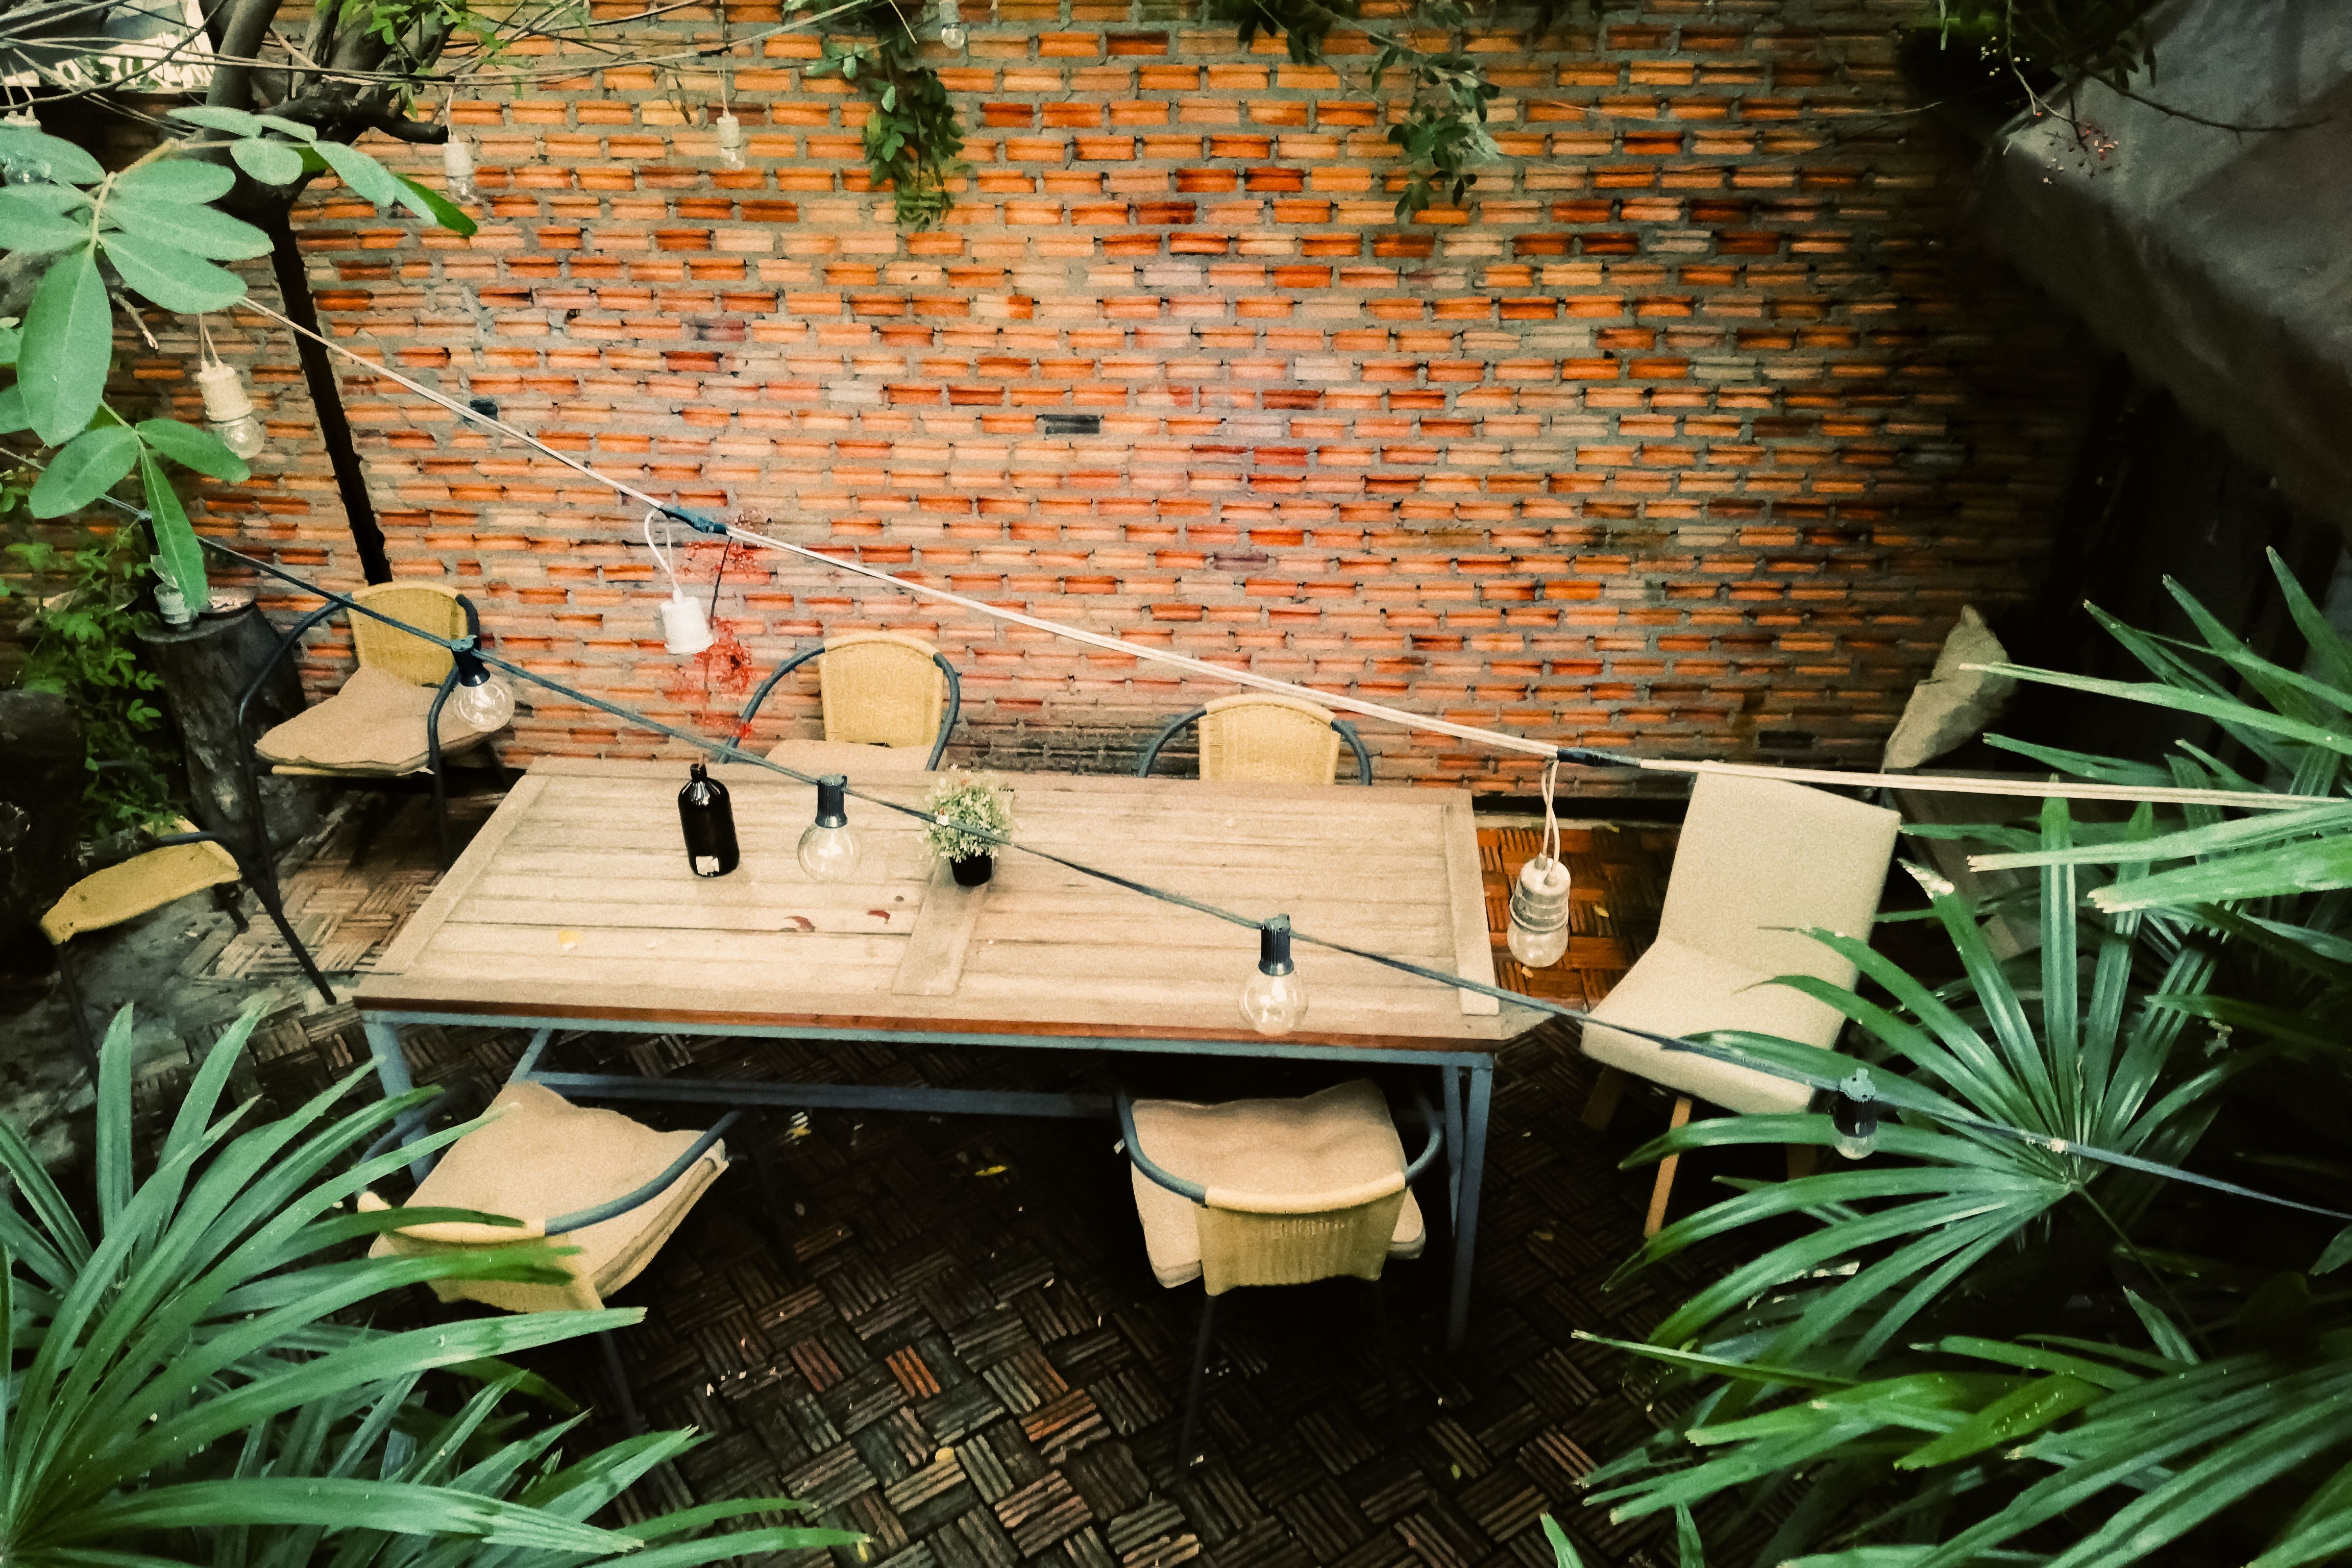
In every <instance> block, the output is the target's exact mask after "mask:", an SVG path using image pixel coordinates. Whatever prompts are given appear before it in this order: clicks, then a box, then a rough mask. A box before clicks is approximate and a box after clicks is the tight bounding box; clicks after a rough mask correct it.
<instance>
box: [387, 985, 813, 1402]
mask: <svg viewBox="0 0 2352 1568" xmlns="http://www.w3.org/2000/svg"><path fill="white" fill-rule="evenodd" d="M554 1033H555V1031H554V1030H553V1029H551V1028H546V1029H539V1030H536V1031H534V1032H533V1033H532V1035H531V1037H530V1045H528V1046H526V1047H524V1048H523V1053H522V1056H521V1058H520V1059H518V1060H517V1061H516V1063H515V1065H514V1070H513V1071H511V1072H509V1073H508V1074H507V1078H506V1081H507V1082H508V1083H509V1084H517V1083H535V1082H537V1081H538V1078H537V1074H536V1070H535V1069H536V1068H538V1066H539V1058H540V1057H541V1055H542V1054H544V1053H545V1051H546V1049H547V1043H548V1041H549V1039H550V1038H551V1037H553V1035H554ZM615 1098H618V1097H617V1096H616V1097H615ZM416 1114H417V1113H415V1112H411V1113H409V1115H406V1116H404V1117H402V1118H401V1119H400V1120H399V1121H395V1122H394V1124H393V1125H392V1126H391V1127H389V1128H387V1129H386V1130H385V1131H384V1133H383V1136H382V1137H380V1138H378V1139H377V1140H376V1141H375V1142H373V1143H372V1144H370V1145H369V1147H368V1150H367V1152H366V1153H365V1154H364V1155H362V1160H363V1161H364V1160H372V1159H373V1158H375V1157H376V1156H377V1155H379V1154H383V1153H386V1152H390V1151H391V1150H392V1149H394V1148H395V1147H397V1146H398V1145H400V1144H401V1143H402V1142H406V1141H408V1140H410V1139H412V1138H414V1137H415V1135H416V1133H417V1132H418V1131H419V1129H418V1128H417V1126H416V1124H415V1116H416ZM747 1114H749V1113H748V1112H745V1111H741V1110H730V1111H729V1112H728V1113H727V1114H726V1115H724V1116H722V1117H720V1118H719V1120H718V1121H714V1122H712V1123H711V1124H710V1126H709V1128H708V1129H706V1130H705V1131H703V1133H702V1135H701V1136H700V1137H698V1138H697V1139H696V1140H695V1141H694V1142H693V1144H692V1145H691V1146H690V1147H689V1148H688V1150H687V1151H686V1152H685V1153H683V1154H680V1155H679V1156H678V1157H677V1159H675V1160H673V1161H671V1162H670V1163H669V1165H668V1168H667V1169H666V1170H664V1171H663V1172H662V1173H661V1174H659V1175H657V1176H655V1177H654V1178H652V1179H651V1180H650V1181H647V1182H646V1183H645V1184H642V1185H640V1186H638V1187H637V1188H636V1189H635V1190H634V1191H632V1192H627V1193H624V1194H622V1195H621V1196H619V1197H617V1198H611V1199H608V1200H606V1201H605V1202H604V1203H601V1204H594V1205H590V1206H589V1207H587V1208H584V1209H575V1210H573V1211H572V1213H570V1214H562V1215H555V1216H553V1217H552V1218H551V1219H549V1220H548V1222H547V1223H546V1225H545V1226H542V1227H541V1229H542V1230H543V1232H544V1233H545V1234H546V1235H548V1236H550V1237H555V1236H562V1235H566V1234H569V1233H570V1232H572V1231H576V1230H584V1229H586V1228H587V1227H588V1226H592V1225H602V1224H603V1223H604V1221H606V1220H608V1219H617V1218H619V1217H620V1216H621V1215H625V1214H627V1213H629V1212H630V1211H631V1210H633V1209H639V1208H643V1207H644V1206H645V1205H647V1204H649V1203H652V1202H653V1201H654V1200H655V1199H656V1198H658V1197H660V1196H661V1195H662V1194H664V1193H666V1192H667V1191H669V1189H670V1187H671V1186H672V1185H673V1184H676V1182H677V1179H678V1178H679V1177H680V1176H683V1175H685V1174H686V1173H688V1171H690V1170H692V1169H693V1168H694V1164H695V1162H696V1161H698V1160H699V1159H701V1158H702V1157H703V1156H704V1155H705V1154H707V1153H709V1152H710V1148H711V1145H712V1144H714V1143H717V1142H719V1139H721V1138H723V1137H725V1136H726V1134H727V1130H728V1129H729V1128H730V1127H732V1126H734V1125H735V1124H736V1123H737V1122H738V1121H742V1120H743V1118H744V1117H745V1116H746V1115H747ZM446 1152H447V1151H446V1149H444V1150H441V1151H438V1152H436V1153H435V1154H434V1155H433V1157H432V1158H430V1159H426V1160H418V1161H414V1162H412V1163H410V1165H409V1167H408V1173H409V1178H410V1180H411V1181H412V1182H414V1183H416V1184H422V1183H423V1182H424V1180H425V1177H426V1176H427V1175H430V1174H431V1173H432V1171H433V1167H434V1166H435V1165H436V1164H438V1163H440V1156H441V1154H443V1153H446ZM740 1153H741V1158H742V1161H743V1163H745V1164H747V1165H749V1166H751V1174H752V1177H753V1179H754V1180H755V1181H756V1182H757V1183H758V1184H759V1187H760V1196H761V1201H762V1203H763V1204H764V1205H766V1209H767V1211H768V1213H769V1214H770V1215H773V1214H774V1212H775V1209H776V1197H775V1192H774V1189H773V1188H772V1186H771V1184H770V1181H769V1176H768V1167H767V1163H766V1162H765V1161H763V1160H761V1158H760V1153H759V1150H758V1149H757V1148H756V1147H754V1146H752V1145H751V1144H750V1143H746V1144H745V1145H744V1147H743V1148H742V1150H741V1151H740ZM768 1239H769V1244H770V1245H771V1246H773V1247H778V1248H779V1249H780V1251H782V1252H783V1253H785V1254H786V1255H789V1253H790V1250H791V1249H790V1248H789V1247H786V1246H784V1244H783V1242H782V1238H781V1237H778V1236H775V1235H773V1234H772V1235H771V1236H770V1237H769V1238H768ZM596 1338H597V1342H598V1344H599V1347H600V1349H601V1350H602V1352H603V1355H604V1377H605V1381H606V1382H607V1383H608V1384H610V1385H611V1388H612V1393H613V1402H614V1405H615V1406H616V1407H617V1408H618V1409H619V1411H620V1413H621V1418H622V1420H623V1421H624V1422H625V1424H626V1425H627V1426H628V1429H629V1433H630V1435H631V1436H644V1434H645V1432H646V1420H645V1417H644V1415H641V1414H640V1413H639V1412H638V1410H637V1403H636V1400H635V1397H634V1396H633V1395H632V1394H631V1393H630V1390H629V1380H628V1373H627V1372H626V1370H625V1368H624V1366H623V1365H622V1363H621V1351H620V1346H619V1345H618V1344H616V1343H615V1342H614V1339H613V1333H612V1331H611V1330H609V1329H605V1330H600V1331H598V1332H597V1335H596Z"/></svg>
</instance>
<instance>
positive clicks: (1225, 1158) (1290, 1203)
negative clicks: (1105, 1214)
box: [1116, 1079, 1444, 1466]
mask: <svg viewBox="0 0 2352 1568" xmlns="http://www.w3.org/2000/svg"><path fill="white" fill-rule="evenodd" d="M1116 1104H1117V1107H1118V1119H1119V1131H1120V1133H1121V1135H1122V1137H1123V1140H1124V1144H1125V1150H1126V1153H1127V1158H1128V1163H1129V1165H1130V1166H1131V1167H1132V1176H1131V1178H1130V1179H1131V1181H1132V1184H1133V1186H1134V1193H1135V1212H1136V1217H1137V1219H1138V1220H1139V1221H1140V1222H1141V1224H1142V1226H1143V1250H1144V1254H1145V1256H1146V1257H1147V1258H1149V1259H1150V1264H1151V1272H1152V1276H1153V1278H1155V1279H1158V1280H1159V1281H1160V1284H1162V1285H1164V1286H1166V1287H1167V1288H1169V1289H1171V1290H1172V1289H1176V1288H1178V1287H1180V1286H1182V1285H1186V1284H1189V1283H1190V1282H1192V1280H1194V1279H1198V1280H1199V1281H1200V1282H1201V1332H1200V1338H1199V1339H1198V1341H1197V1342H1195V1344H1194V1346H1193V1352H1192V1377H1191V1379H1190V1380H1189V1382H1188V1384H1187V1385H1186V1392H1185V1395H1184V1420H1183V1425H1182V1426H1181V1429H1180V1430H1179V1433H1178V1436H1177V1448H1176V1457H1177V1462H1178V1463H1179V1464H1181V1465H1186V1466H1190V1465H1193V1464H1197V1463H1198V1462H1199V1461H1200V1458H1201V1456H1200V1454H1199V1453H1198V1451H1197V1450H1196V1449H1195V1448H1194V1447H1193V1436H1194V1434H1195V1433H1196V1432H1198V1430H1199V1429H1200V1416H1201V1383H1202V1376H1203V1374H1204V1373H1205V1372H1206V1371H1207V1368H1208V1363H1209V1348H1210V1345H1211V1344H1212V1342H1213V1335H1214V1333H1215V1331H1216V1317H1217V1304H1218V1302H1219V1300H1221V1299H1222V1298H1223V1296H1224V1295H1225V1294H1226V1293H1227V1292H1228V1291H1231V1290H1236V1289H1247V1288H1251V1287H1255V1286H1262V1285H1309V1284H1313V1283H1314V1282H1315V1281H1317V1280H1318V1279H1362V1280H1365V1281H1366V1282H1368V1283H1369V1284H1370V1287H1371V1298H1372V1310H1373V1318H1374V1321H1375V1322H1376V1323H1377V1324H1378V1326H1379V1331H1380V1338H1381V1363H1382V1366H1383V1370H1384V1371H1385V1372H1386V1373H1387V1377H1388V1384H1389V1397H1390V1402H1391V1405H1396V1404H1398V1403H1399V1402H1400V1400H1399V1394H1398V1389H1397V1377H1396V1357H1395V1353H1394V1348H1393V1346H1392V1345H1391V1343H1390V1341H1389V1321H1388V1307H1387V1302H1386V1299H1385V1297H1384V1296H1383V1294H1382V1292H1381V1269H1382V1268H1384V1267H1385V1266H1386V1265H1387V1263H1388V1261H1389V1259H1391V1258H1418V1257H1420V1256H1421V1254H1422V1251H1423V1248H1424V1247H1426V1246H1427V1245H1428V1241H1429V1231H1428V1226H1426V1225H1425V1224H1424V1223H1423V1218H1422V1213H1421V1205H1419V1204H1418V1203H1417V1202H1415V1201H1414V1198H1413V1195H1412V1184H1413V1182H1414V1180H1415V1179H1416V1178H1418V1177H1419V1176H1420V1175H1421V1173H1423V1171H1426V1170H1427V1169H1429V1167H1430V1164H1431V1163H1432V1162H1433V1161H1434V1160H1435V1159H1436V1158H1437V1155H1438V1151H1439V1149H1440V1148H1441V1146H1442V1145H1443V1144H1444V1126H1443V1124H1442V1123H1441V1122H1440V1121H1439V1120H1438V1117H1437V1113H1436V1112H1435V1111H1434V1110H1432V1109H1431V1108H1430V1106H1429V1105H1428V1103H1427V1102H1426V1101H1423V1102H1422V1103H1421V1104H1420V1105H1419V1106H1418V1108H1417V1109H1418V1112H1419V1115H1420V1118H1421V1121H1422V1124H1423V1126H1424V1127H1426V1128H1427V1129H1428V1131H1429V1142H1427V1144H1426V1145H1425V1146H1424V1147H1423V1149H1422V1151H1421V1152H1420V1153H1419V1154H1417V1155H1415V1156H1413V1158H1412V1163H1406V1160H1405V1152H1404V1142H1403V1141H1402V1139H1400V1138H1399V1137H1398V1136H1397V1130H1396V1123H1395V1122H1394V1121H1392V1120H1391V1118H1390V1115H1389V1107H1388V1101H1387V1100H1386V1099H1385V1098H1384V1097H1383V1096H1382V1095H1381V1091H1380V1089H1379V1087H1378V1086H1377V1085H1375V1084H1373V1083H1371V1082H1370V1081H1368V1080H1363V1079H1359V1080H1357V1081H1355V1082H1353V1083H1343V1084H1339V1085H1337V1086H1336V1087H1334V1088H1331V1089H1324V1090H1322V1091H1320V1092H1319V1093H1316V1094H1310V1095H1307V1096H1305V1097H1304V1098H1301V1099H1296V1100H1229V1101H1227V1102H1226V1103H1224V1104H1223V1105H1192V1104H1188V1103H1185V1102H1183V1101H1181V1100H1134V1099H1130V1098H1129V1096H1127V1095H1125V1094H1121V1095H1119V1096H1118V1097H1117V1100H1116Z"/></svg>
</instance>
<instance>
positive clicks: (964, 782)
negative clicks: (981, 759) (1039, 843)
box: [923, 768, 1013, 888]
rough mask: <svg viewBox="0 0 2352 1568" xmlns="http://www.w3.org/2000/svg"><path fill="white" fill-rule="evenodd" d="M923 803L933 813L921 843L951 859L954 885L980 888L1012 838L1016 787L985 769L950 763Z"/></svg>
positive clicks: (949, 863) (946, 859)
mask: <svg viewBox="0 0 2352 1568" xmlns="http://www.w3.org/2000/svg"><path fill="white" fill-rule="evenodd" d="M923 809H924V810H926V811H928V812H929V813H930V814H931V821H930V823H929V825H928V826H925V827H924V829H923V847H925V848H927V849H929V851H930V852H931V853H932V854H933V855H936V856H938V857H939V858H940V859H942V860H945V861H946V862H947V863H948V868H949V869H950V870H951V871H953V872H954V873H955V879H956V885H957V886H959V887H964V888H977V887H979V886H980V885H981V884H982V882H985V881H987V880H988V879H989V877H990V876H991V875H992V874H993V873H994V871H995V869H996V851H997V849H998V848H999V847H1002V846H1003V845H1006V844H1009V843H1011V842H1012V841H1013V792H1012V791H1010V790H1008V789H1006V788H1004V787H1003V785H1001V784H998V783H997V782H996V781H995V780H994V779H992V778H990V777H989V776H988V775H986V774H984V773H967V772H965V771H964V770H963V769H961V768H950V770H949V772H948V776H947V777H946V778H943V779H941V780H940V782H939V784H938V785H937V786H936V787H935V788H933V789H932V791H931V794H930V798H929V800H926V801H925V802H924V803H923Z"/></svg>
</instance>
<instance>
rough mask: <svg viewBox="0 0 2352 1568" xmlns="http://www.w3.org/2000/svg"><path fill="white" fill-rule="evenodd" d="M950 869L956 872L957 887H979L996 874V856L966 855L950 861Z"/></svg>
mask: <svg viewBox="0 0 2352 1568" xmlns="http://www.w3.org/2000/svg"><path fill="white" fill-rule="evenodd" d="M948 869H949V870H950V871H953V872H954V873H955V879H956V886H957V887H959V888H977V887H979V886H980V885H981V884H982V882H985V881H987V880H988V879H989V878H990V877H991V876H992V875H994V874H995V871H996V857H995V856H993V855H966V856H964V857H963V858H961V859H959V860H950V861H949V862H948Z"/></svg>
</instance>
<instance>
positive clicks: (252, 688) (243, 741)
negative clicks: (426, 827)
mask: <svg viewBox="0 0 2352 1568" xmlns="http://www.w3.org/2000/svg"><path fill="white" fill-rule="evenodd" d="M457 607H458V608H459V609H461V610H463V611H464V612H465V614H466V640H467V644H468V645H469V646H471V645H473V644H476V643H478V642H480V641H481V637H482V617H481V616H480V614H479V612H478V611H477V610H476V609H475V608H474V601H473V600H471V599H469V598H467V597H466V595H463V594H460V595H457ZM342 608H343V606H342V605H340V604H336V603H332V602H330V603H328V604H324V605H320V606H319V607H318V608H317V609H315V610H312V611H311V612H310V614H309V615H306V616H303V617H302V618H301V619H300V620H299V621H297V622H295V623H294V625H293V626H292V628H291V629H290V630H289V631H288V632H287V634H286V635H285V636H284V637H280V638H278V646H277V647H275V648H273V649H271V650H270V654H269V658H268V659H267V660H265V661H264V662H263V664H262V666H261V668H259V669H257V670H255V671H254V672H253V679H252V680H251V681H250V682H248V683H247V686H246V689H245V691H244V693H243V694H242V695H240V696H239V697H238V698H237V700H236V755H237V771H238V775H239V777H240V778H241V779H242V780H243V782H244V788H245V805H246V810H247V812H249V813H250V814H251V816H252V820H253V825H254V832H255V833H256V834H257V835H258V836H259V837H260V841H261V848H262V852H263V858H264V859H267V858H268V837H269V835H268V827H267V826H265V825H264V823H263V821H262V809H261V773H260V771H259V769H258V768H257V767H256V766H255V762H256V759H257V755H258V753H257V752H255V750H254V746H255V743H256V742H255V737H254V735H253V732H252V731H251V730H250V729H249V728H248V726H247V717H248V715H249V714H250V712H251V710H252V708H253V700H254V699H255V698H256V697H257V696H259V695H260V694H261V688H262V686H263V685H264V684H265V683H266V682H268V679H269V676H270V672H271V671H272V670H275V669H276V668H278V660H280V659H282V658H285V657H286V655H287V652H288V650H289V649H290V648H292V647H294V646H295V645H296V644H297V643H299V642H300V641H301V640H302V637H303V634H305V633H306V632H308V631H309V630H310V628H311V627H312V626H317V625H318V624H319V623H320V622H321V621H323V620H326V619H328V618H329V617H331V616H334V615H335V614H336V613H337V612H339V611H341V609H342ZM362 613H364V612H362ZM457 674H458V664H457V660H456V659H455V658H452V659H451V660H450V661H449V673H448V674H446V675H445V676H443V677H442V678H441V687H440V689H439V690H437V691H436V692H435V693H434V694H433V706H432V708H431V710H429V711H427V712H426V713H425V772H426V773H429V774H431V775H432V778H433V829H434V839H435V844H436V847H437V848H438V850H439V852H440V856H441V868H442V869H443V870H445V871H446V870H447V869H448V868H449V863H450V861H451V859H452V858H453V857H452V856H451V855H450V853H449V789H448V784H447V783H446V780H445V779H444V778H443V776H442V769H441V710H442V709H443V708H444V707H445V706H446V705H447V703H448V700H449V694H450V693H451V692H452V691H454V690H456V689H457ZM489 745H490V739H489V737H488V735H484V736H481V737H479V738H478V739H477V740H474V741H469V742H467V743H466V745H465V746H464V747H462V748H460V749H461V750H466V751H470V750H472V749H473V748H474V747H475V746H489ZM490 756H491V759H492V761H493V762H494V763H495V761H496V760H497V757H498V751H497V748H496V747H491V748H490ZM331 776H333V777H336V778H343V779H353V780H356V779H365V778H372V777H379V776H381V777H386V778H390V777H395V776H398V775H393V774H382V775H378V774H371V773H348V774H345V773H337V774H333V775H331ZM270 882H271V886H272V887H273V889H274V888H275V886H276V884H277V877H276V872H275V868H271V877H270Z"/></svg>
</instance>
